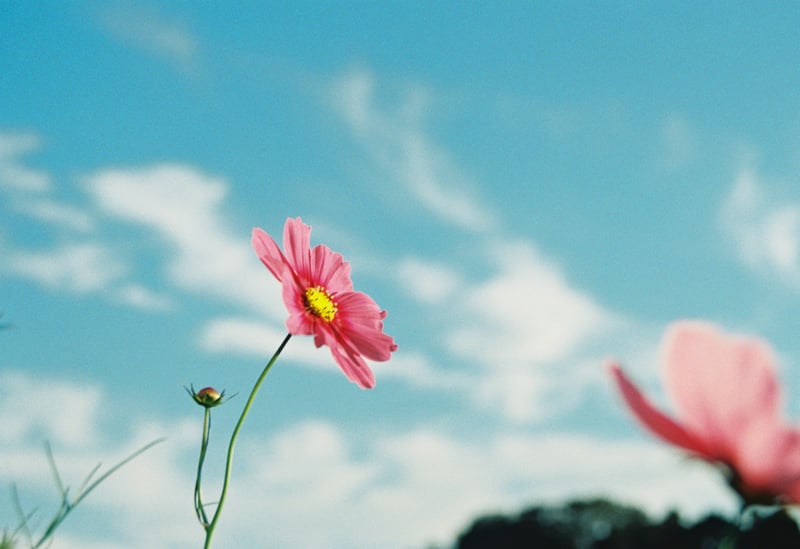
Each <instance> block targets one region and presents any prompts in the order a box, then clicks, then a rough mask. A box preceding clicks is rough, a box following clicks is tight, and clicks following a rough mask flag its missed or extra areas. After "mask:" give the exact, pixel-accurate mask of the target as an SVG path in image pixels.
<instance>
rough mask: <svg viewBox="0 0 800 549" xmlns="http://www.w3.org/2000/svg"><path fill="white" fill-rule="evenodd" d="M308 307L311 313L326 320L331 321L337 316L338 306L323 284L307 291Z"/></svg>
mask: <svg viewBox="0 0 800 549" xmlns="http://www.w3.org/2000/svg"><path fill="white" fill-rule="evenodd" d="M304 300H305V303H306V309H307V310H308V311H309V312H311V314H313V315H315V316H318V317H320V318H321V319H322V320H324V321H325V322H330V321H331V320H333V317H335V316H336V311H337V310H338V307H337V306H336V302H335V301H334V300H332V299H331V296H329V295H328V292H326V291H325V288H323V287H322V286H314V287H313V288H308V289H307V290H306V293H305V298H304Z"/></svg>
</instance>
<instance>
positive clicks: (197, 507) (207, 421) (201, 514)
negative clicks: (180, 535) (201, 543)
mask: <svg viewBox="0 0 800 549" xmlns="http://www.w3.org/2000/svg"><path fill="white" fill-rule="evenodd" d="M210 429H211V408H210V407H208V408H206V409H205V414H204V415H203V440H202V441H201V442H200V459H198V461H197V480H195V483H194V511H195V513H196V514H197V520H199V521H200V524H201V525H202V526H203V528H208V517H207V516H206V510H205V507H204V506H203V494H202V492H201V491H200V479H201V478H202V476H203V462H204V461H205V459H206V450H208V433H209V430H210Z"/></svg>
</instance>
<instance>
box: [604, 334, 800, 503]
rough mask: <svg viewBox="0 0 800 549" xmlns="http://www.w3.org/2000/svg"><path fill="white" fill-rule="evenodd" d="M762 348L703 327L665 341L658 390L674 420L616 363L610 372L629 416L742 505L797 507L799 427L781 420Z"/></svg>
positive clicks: (770, 360)
mask: <svg viewBox="0 0 800 549" xmlns="http://www.w3.org/2000/svg"><path fill="white" fill-rule="evenodd" d="M774 364H775V359H774V356H773V354H772V351H771V349H770V348H769V346H768V345H767V344H766V343H764V342H762V341H760V340H757V339H753V338H746V337H740V336H734V335H730V334H726V333H724V332H722V331H721V330H720V329H718V328H716V327H715V326H713V325H710V324H706V323H702V322H686V321H685V322H678V323H675V324H674V325H672V326H671V327H670V329H669V330H668V331H667V333H666V335H665V337H664V343H663V365H664V372H663V374H664V385H665V387H666V391H667V393H668V395H669V397H670V398H671V400H672V401H673V404H674V408H675V410H676V414H675V419H673V418H671V417H669V416H667V415H665V414H664V413H662V412H661V411H659V410H658V409H656V408H655V407H654V406H653V405H652V404H651V403H650V402H649V401H648V400H647V398H646V397H645V396H644V395H643V394H642V393H641V392H640V391H639V389H638V388H637V387H636V386H635V385H633V383H632V382H631V381H630V380H629V379H628V377H627V376H626V375H625V374H624V372H623V371H622V369H621V368H620V367H619V365H618V364H616V363H612V364H611V365H610V372H611V375H612V377H613V379H614V381H615V382H616V385H617V387H618V388H619V390H620V392H621V393H622V397H623V398H624V399H625V402H626V403H627V405H628V407H629V408H630V410H631V411H632V412H633V414H634V415H635V416H636V418H637V419H638V420H639V421H640V422H641V423H642V424H643V425H644V426H645V427H646V428H647V429H648V430H650V431H651V432H652V433H654V434H655V435H656V436H658V437H660V438H661V439H663V440H665V441H666V442H669V443H670V444H673V445H675V446H678V447H679V448H682V449H684V450H686V451H688V452H689V453H690V454H692V455H694V456H696V457H699V458H701V459H703V460H706V461H708V462H711V463H713V464H716V465H719V466H721V468H722V470H723V472H724V473H725V475H726V478H727V480H728V482H729V484H730V485H731V487H732V488H733V489H734V490H735V491H736V492H737V493H738V494H739V496H740V497H741V498H742V501H743V502H744V503H745V504H749V503H776V502H785V503H800V430H798V429H797V428H793V427H790V426H788V425H787V424H786V423H785V422H784V421H783V419H782V418H781V416H780V404H781V394H780V387H779V386H778V382H777V379H776V377H775V367H774Z"/></svg>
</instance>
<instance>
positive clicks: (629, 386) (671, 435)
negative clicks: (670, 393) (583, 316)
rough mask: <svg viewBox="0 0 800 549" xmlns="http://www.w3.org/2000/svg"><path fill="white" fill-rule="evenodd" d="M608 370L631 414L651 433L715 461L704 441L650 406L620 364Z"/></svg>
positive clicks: (611, 365)
mask: <svg viewBox="0 0 800 549" xmlns="http://www.w3.org/2000/svg"><path fill="white" fill-rule="evenodd" d="M608 369H609V372H610V373H611V376H612V378H613V379H614V382H615V383H616V385H617V388H618V389H619V391H620V393H622V398H623V399H625V402H626V403H627V404H628V407H629V408H630V410H631V412H633V415H634V416H636V419H638V420H639V422H640V423H642V425H644V426H645V427H646V428H647V429H649V430H650V432H652V433H653V434H655V435H656V436H658V437H660V438H661V439H663V440H665V441H667V442H669V443H670V444H674V445H675V446H678V447H680V448H683V449H684V450H688V451H689V452H692V453H694V454H697V455H698V456H700V457H703V458H706V459H714V456H712V455H709V453H708V450H707V448H706V446H705V444H703V441H702V440H700V439H699V438H698V437H696V436H695V435H693V434H692V433H690V432H689V431H687V430H686V429H685V428H684V427H683V426H682V425H680V424H679V423H677V422H676V421H675V420H673V419H672V418H670V417H668V416H666V415H665V414H663V413H662V412H660V411H659V410H657V409H656V408H655V407H654V406H653V405H652V404H650V402H649V401H648V400H647V398H646V397H645V396H644V395H643V394H642V393H641V392H640V391H639V389H638V388H636V386H635V385H634V384H633V383H632V382H631V381H630V380H629V379H628V377H627V376H626V375H625V373H624V372H623V371H622V368H620V367H619V365H618V364H615V363H612V364H610V365H609V366H608Z"/></svg>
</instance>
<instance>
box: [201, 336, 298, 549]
mask: <svg viewBox="0 0 800 549" xmlns="http://www.w3.org/2000/svg"><path fill="white" fill-rule="evenodd" d="M291 337H292V334H286V337H285V338H284V339H283V341H282V342H281V344H280V346H278V350H276V351H275V354H273V355H272V358H271V359H269V362H267V365H266V366H264V370H263V371H262V372H261V375H260V376H259V377H258V380H256V383H255V385H253V390H252V391H250V396H249V397H248V398H247V402H246V403H245V405H244V409H243V410H242V415H241V416H239V421H238V422H237V423H236V427H234V429H233V434H231V440H230V443H229V444H228V458H227V461H226V462H225V478H224V479H223V481H222V492H221V493H220V495H219V503H217V508H216V510H215V511H214V517H213V518H212V519H211V522H210V523H209V525H208V527H207V528H206V542H205V545H203V549H209V548H210V547H211V537H212V536H213V535H214V530H215V529H216V527H217V522H218V521H219V517H220V514H221V511H222V507H223V505H225V497H226V496H227V494H228V484H229V482H230V478H231V469H232V468H233V448H234V446H235V445H236V439H237V438H238V436H239V431H240V430H241V428H242V425H244V420H245V418H246V417H247V414H248V413H249V412H250V407H251V406H252V405H253V401H254V400H255V398H256V394H257V393H258V390H259V389H260V388H261V384H262V383H264V379H265V378H266V377H267V374H268V373H269V371H270V369H271V368H272V365H273V364H275V361H276V360H278V356H280V354H281V351H283V348H284V347H286V344H287V343H288V342H289V339H290V338H291Z"/></svg>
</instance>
